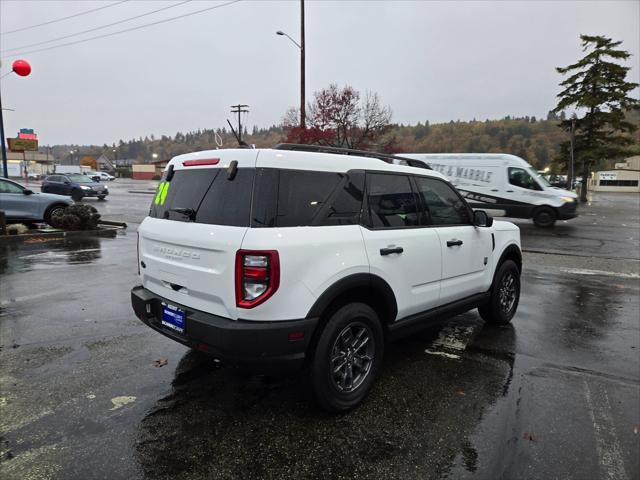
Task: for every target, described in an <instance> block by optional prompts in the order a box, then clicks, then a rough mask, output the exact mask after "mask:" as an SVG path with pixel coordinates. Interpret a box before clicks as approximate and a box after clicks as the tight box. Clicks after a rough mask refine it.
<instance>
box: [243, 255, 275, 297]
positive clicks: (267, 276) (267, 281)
mask: <svg viewBox="0 0 640 480" xmlns="http://www.w3.org/2000/svg"><path fill="white" fill-rule="evenodd" d="M279 285H280V258H279V257H278V252H277V251H276V250H238V252H237V253H236V305H237V306H238V307H240V308H253V307H255V306H257V305H260V304H261V303H263V302H264V301H266V300H267V299H268V298H269V297H270V296H271V295H273V294H274V293H275V292H276V290H278V286H279Z"/></svg>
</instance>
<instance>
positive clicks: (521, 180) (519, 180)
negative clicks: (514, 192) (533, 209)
mask: <svg viewBox="0 0 640 480" xmlns="http://www.w3.org/2000/svg"><path fill="white" fill-rule="evenodd" d="M509 183H510V184H511V185H515V186H516V187H520V188H526V189H527V190H542V187H540V185H538V182H536V181H535V180H534V178H533V177H532V176H531V175H530V174H529V172H527V171H526V170H525V169H524V168H517V167H509Z"/></svg>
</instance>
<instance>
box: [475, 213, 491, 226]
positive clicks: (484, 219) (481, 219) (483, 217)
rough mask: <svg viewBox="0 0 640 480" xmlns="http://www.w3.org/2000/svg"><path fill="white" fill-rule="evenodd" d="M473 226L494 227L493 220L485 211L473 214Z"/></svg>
mask: <svg viewBox="0 0 640 480" xmlns="http://www.w3.org/2000/svg"><path fill="white" fill-rule="evenodd" d="M473 224H474V225H475V226H476V227H490V226H491V225H493V218H492V217H491V215H489V214H488V213H487V212H485V211H484V210H475V211H474V212H473Z"/></svg>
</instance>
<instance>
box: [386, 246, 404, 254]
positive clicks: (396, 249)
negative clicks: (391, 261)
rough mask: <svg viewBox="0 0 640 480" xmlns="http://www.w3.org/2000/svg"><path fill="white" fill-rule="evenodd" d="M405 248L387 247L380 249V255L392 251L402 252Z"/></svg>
mask: <svg viewBox="0 0 640 480" xmlns="http://www.w3.org/2000/svg"><path fill="white" fill-rule="evenodd" d="M402 252H404V248H402V247H387V248H381V249H380V255H391V254H392V253H402Z"/></svg>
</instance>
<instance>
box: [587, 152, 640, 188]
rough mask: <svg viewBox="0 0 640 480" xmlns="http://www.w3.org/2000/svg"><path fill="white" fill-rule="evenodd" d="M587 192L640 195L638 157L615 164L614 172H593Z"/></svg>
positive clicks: (639, 156)
mask: <svg viewBox="0 0 640 480" xmlns="http://www.w3.org/2000/svg"><path fill="white" fill-rule="evenodd" d="M589 190H590V191H592V192H635V193H640V155H636V156H634V157H629V158H626V159H625V161H624V162H620V163H616V164H615V169H614V170H606V171H601V172H593V173H592V174H591V178H590V179H589Z"/></svg>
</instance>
